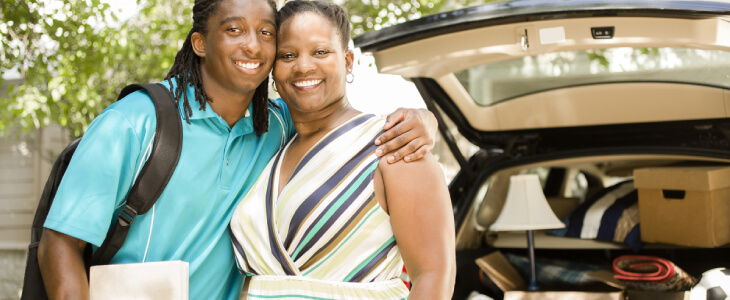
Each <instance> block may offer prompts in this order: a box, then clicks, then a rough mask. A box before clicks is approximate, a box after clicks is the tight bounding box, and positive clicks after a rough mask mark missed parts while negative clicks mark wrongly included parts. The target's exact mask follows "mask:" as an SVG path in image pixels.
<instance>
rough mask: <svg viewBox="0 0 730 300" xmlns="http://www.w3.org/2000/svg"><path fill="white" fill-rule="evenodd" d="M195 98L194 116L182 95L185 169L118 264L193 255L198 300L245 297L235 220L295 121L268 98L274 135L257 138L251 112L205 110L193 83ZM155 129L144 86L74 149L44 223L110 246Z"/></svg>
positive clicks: (137, 226) (138, 226)
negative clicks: (110, 233) (231, 118)
mask: <svg viewBox="0 0 730 300" xmlns="http://www.w3.org/2000/svg"><path fill="white" fill-rule="evenodd" d="M164 84H165V85H166V86H168V85H167V83H166V82H165V83H164ZM187 95H188V100H189V103H190V106H191V107H192V111H193V115H192V116H191V117H190V124H188V123H187V122H185V118H184V115H183V106H182V103H183V101H180V105H179V107H178V108H179V109H180V115H181V116H183V121H182V125H183V148H182V153H181V156H180V160H179V163H178V165H177V168H176V169H175V172H174V174H173V175H172V178H170V181H169V183H168V185H167V188H166V189H165V191H164V192H163V193H162V195H161V196H160V198H159V200H158V201H157V203H156V204H155V206H154V208H153V209H152V210H150V211H149V212H148V213H147V214H145V215H141V216H138V217H137V218H136V219H135V220H134V223H133V224H132V226H131V228H130V232H129V235H128V236H127V240H126V241H125V243H124V246H123V247H122V248H121V249H120V251H119V252H118V253H117V255H116V256H114V258H113V259H112V263H134V262H143V261H144V262H153V261H168V260H182V261H186V262H189V263H190V299H238V298H239V296H240V294H239V293H240V290H241V286H242V283H243V281H242V279H243V277H242V275H240V274H239V273H238V269H237V267H236V263H235V260H234V257H233V251H232V247H231V240H230V234H229V229H228V223H229V221H230V219H231V214H232V213H233V211H234V209H235V208H236V205H237V203H238V200H239V199H240V198H241V197H242V196H243V195H244V194H245V193H246V192H247V191H248V190H249V188H250V187H251V185H252V184H253V183H254V181H256V179H257V178H258V177H259V174H260V173H261V171H262V170H263V168H264V167H265V166H266V164H267V163H268V162H269V160H270V159H271V157H272V156H273V155H274V154H275V153H276V152H277V151H278V150H279V148H280V147H282V146H283V145H284V144H285V143H286V141H287V139H288V137H290V136H291V135H292V134H293V133H294V126H293V125H292V124H293V123H292V121H291V117H290V116H289V112H288V110H287V107H286V105H285V104H284V102H283V101H281V100H280V99H279V100H275V103H276V104H278V105H279V106H280V108H274V107H273V106H271V105H269V130H268V132H266V133H264V134H263V135H261V136H260V137H257V136H256V133H255V132H254V130H253V120H252V119H253V118H252V116H251V115H250V114H249V113H247V114H246V116H245V117H244V118H242V119H241V120H239V121H238V122H237V123H236V124H234V126H233V127H232V128H231V127H229V126H228V124H227V123H226V122H225V120H223V119H222V118H221V117H220V116H218V114H216V113H215V112H213V110H212V109H211V108H210V106H208V107H207V109H206V110H205V111H202V110H200V105H199V104H198V102H197V101H195V96H194V95H195V94H194V90H193V87H192V86H190V87H188V89H187ZM214 101H215V100H214ZM252 110H253V105H251V106H249V112H250V111H252ZM155 126H156V119H155V111H154V105H153V104H152V101H151V100H150V99H149V96H148V95H147V94H146V93H145V92H141V91H138V92H135V93H133V94H131V95H129V96H127V97H126V98H124V99H122V100H120V101H118V102H116V103H114V104H113V105H111V106H109V107H108V108H107V109H106V110H104V111H103V112H102V113H101V114H100V115H99V116H98V117H97V118H96V119H95V120H94V121H93V122H92V123H91V125H90V126H89V128H88V130H87V131H86V133H85V135H84V137H83V139H82V141H81V143H80V144H79V146H78V149H77V150H76V152H75V153H74V156H73V159H72V160H71V164H70V165H69V167H68V170H67V171H66V173H65V175H64V177H63V180H62V182H61V185H60V187H59V189H58V193H57V195H56V198H55V200H54V203H53V206H52V207H51V211H50V213H49V215H48V219H47V220H46V223H45V227H46V228H50V229H53V230H56V231H58V232H62V233H64V234H67V235H70V236H73V237H76V238H78V239H81V240H84V241H87V242H89V243H91V244H93V245H95V246H97V247H98V246H99V245H101V243H102V242H103V241H104V238H105V237H106V233H107V230H108V229H109V226H110V224H111V223H112V221H113V220H115V218H116V215H117V213H118V212H119V210H120V207H121V206H122V203H123V201H124V199H125V197H126V195H127V192H128V191H129V189H130V188H131V185H132V182H133V180H134V178H135V176H136V174H137V172H139V169H140V166H141V165H142V164H143V162H144V160H145V159H146V156H148V155H149V147H150V145H151V141H152V138H153V135H154V133H155V128H156V127H155Z"/></svg>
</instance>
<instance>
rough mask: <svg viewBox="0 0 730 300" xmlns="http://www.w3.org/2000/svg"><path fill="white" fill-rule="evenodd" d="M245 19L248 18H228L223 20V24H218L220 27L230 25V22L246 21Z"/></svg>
mask: <svg viewBox="0 0 730 300" xmlns="http://www.w3.org/2000/svg"><path fill="white" fill-rule="evenodd" d="M245 19H246V18H244V17H228V18H225V19H223V20H221V23H220V24H218V26H221V25H223V24H226V23H228V22H230V21H238V20H245Z"/></svg>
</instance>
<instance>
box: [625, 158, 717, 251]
mask: <svg viewBox="0 0 730 300" xmlns="http://www.w3.org/2000/svg"><path fill="white" fill-rule="evenodd" d="M634 186H635V187H636V188H637V189H638V191H639V220H640V223H639V224H640V228H641V239H642V240H643V241H645V242H652V243H668V244H676V245H683V246H695V247H717V246H721V245H724V244H727V243H730V167H728V166H694V167H661V168H644V169H636V170H634Z"/></svg>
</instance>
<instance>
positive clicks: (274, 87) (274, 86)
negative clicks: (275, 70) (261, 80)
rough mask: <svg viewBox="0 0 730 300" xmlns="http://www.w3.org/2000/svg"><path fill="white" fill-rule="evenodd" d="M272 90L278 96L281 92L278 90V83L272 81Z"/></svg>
mask: <svg viewBox="0 0 730 300" xmlns="http://www.w3.org/2000/svg"><path fill="white" fill-rule="evenodd" d="M271 89H272V90H274V92H276V93H277V94H278V93H279V91H277V90H276V81H273V80H271Z"/></svg>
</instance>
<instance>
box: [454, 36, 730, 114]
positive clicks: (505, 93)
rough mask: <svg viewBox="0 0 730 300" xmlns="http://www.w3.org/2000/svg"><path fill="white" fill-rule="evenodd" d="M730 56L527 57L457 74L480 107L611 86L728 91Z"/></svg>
mask: <svg viewBox="0 0 730 300" xmlns="http://www.w3.org/2000/svg"><path fill="white" fill-rule="evenodd" d="M728 69H730V52H727V51H720V50H703V49H682V48H630V47H621V48H608V49H597V50H581V51H565V52H555V53H545V54H540V55H535V56H527V57H522V58H517V59H512V60H507V61H500V62H494V63H489V64H484V65H478V66H474V67H471V68H468V69H465V70H462V71H459V72H456V73H454V75H455V76H456V77H457V78H458V79H459V82H461V84H462V85H463V86H464V88H465V89H466V91H467V92H469V94H470V95H471V97H472V99H474V101H475V102H476V103H477V104H479V105H482V106H489V105H493V104H496V103H499V102H500V101H504V100H507V99H510V98H514V97H517V96H521V95H526V94H530V93H534V92H539V91H545V90H551V89H556V88H561V87H567V86H576V85H584V84H598V83H611V82H639V81H642V82H683V83H693V84H702V85H711V86H720V87H725V88H730V76H728V75H727V70H728Z"/></svg>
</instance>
